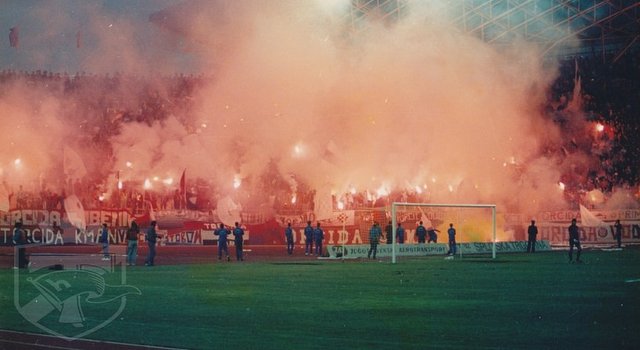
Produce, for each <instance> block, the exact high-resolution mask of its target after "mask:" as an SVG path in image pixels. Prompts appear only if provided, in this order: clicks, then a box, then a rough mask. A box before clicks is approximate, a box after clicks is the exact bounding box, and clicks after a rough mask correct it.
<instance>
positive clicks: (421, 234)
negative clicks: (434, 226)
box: [416, 221, 427, 243]
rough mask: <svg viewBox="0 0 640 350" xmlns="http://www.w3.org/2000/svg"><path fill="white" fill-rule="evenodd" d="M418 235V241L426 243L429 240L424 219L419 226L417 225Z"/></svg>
mask: <svg viewBox="0 0 640 350" xmlns="http://www.w3.org/2000/svg"><path fill="white" fill-rule="evenodd" d="M416 236H418V243H425V242H426V241H427V229H426V228H424V226H422V221H420V224H419V225H418V227H416Z"/></svg>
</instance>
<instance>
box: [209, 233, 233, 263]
mask: <svg viewBox="0 0 640 350" xmlns="http://www.w3.org/2000/svg"><path fill="white" fill-rule="evenodd" d="M213 234H214V235H216V236H218V260H221V259H222V251H224V253H225V254H226V255H227V261H231V258H230V257H229V248H228V247H227V236H228V235H229V230H227V229H226V228H225V227H224V224H220V228H218V229H217V230H215V231H214V232H213Z"/></svg>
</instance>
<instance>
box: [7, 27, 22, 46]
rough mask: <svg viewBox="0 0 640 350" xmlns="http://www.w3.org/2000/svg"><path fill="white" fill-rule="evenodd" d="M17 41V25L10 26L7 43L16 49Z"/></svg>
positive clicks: (18, 39)
mask: <svg viewBox="0 0 640 350" xmlns="http://www.w3.org/2000/svg"><path fill="white" fill-rule="evenodd" d="M19 41H20V38H19V37H18V27H17V26H16V27H12V28H11V29H9V45H11V47H15V48H16V49H17V48H18V44H19Z"/></svg>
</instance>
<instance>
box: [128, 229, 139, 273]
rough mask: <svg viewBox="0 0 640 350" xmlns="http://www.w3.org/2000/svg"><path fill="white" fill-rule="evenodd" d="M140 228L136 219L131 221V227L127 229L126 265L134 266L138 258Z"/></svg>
mask: <svg viewBox="0 0 640 350" xmlns="http://www.w3.org/2000/svg"><path fill="white" fill-rule="evenodd" d="M139 234H140V228H139V227H138V223H136V219H133V220H132V221H131V227H129V229H128V230H127V265H129V266H135V264H136V259H138V235H139Z"/></svg>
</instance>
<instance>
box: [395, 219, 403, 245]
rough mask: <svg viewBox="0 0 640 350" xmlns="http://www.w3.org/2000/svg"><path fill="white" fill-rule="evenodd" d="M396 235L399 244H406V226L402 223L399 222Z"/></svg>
mask: <svg viewBox="0 0 640 350" xmlns="http://www.w3.org/2000/svg"><path fill="white" fill-rule="evenodd" d="M396 237H397V238H398V243H399V244H404V227H402V224H401V223H398V228H396Z"/></svg>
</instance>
